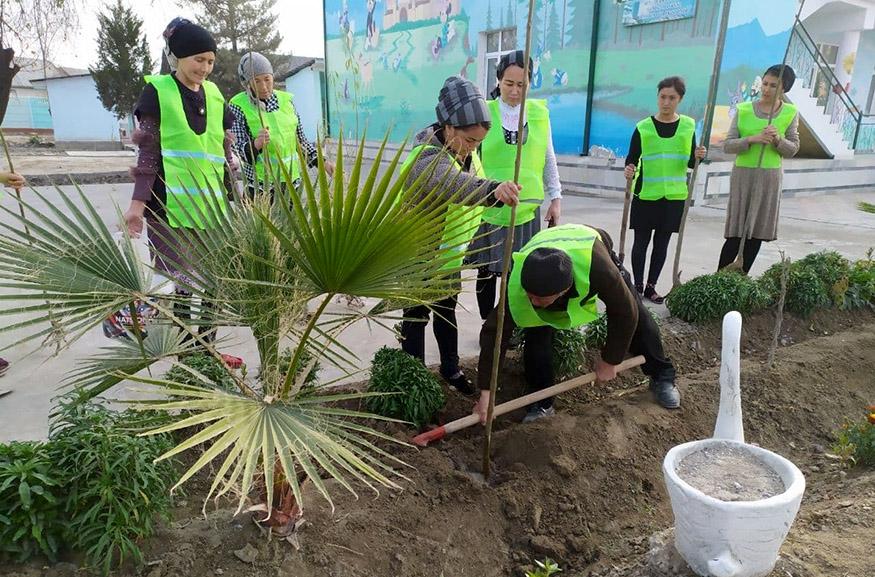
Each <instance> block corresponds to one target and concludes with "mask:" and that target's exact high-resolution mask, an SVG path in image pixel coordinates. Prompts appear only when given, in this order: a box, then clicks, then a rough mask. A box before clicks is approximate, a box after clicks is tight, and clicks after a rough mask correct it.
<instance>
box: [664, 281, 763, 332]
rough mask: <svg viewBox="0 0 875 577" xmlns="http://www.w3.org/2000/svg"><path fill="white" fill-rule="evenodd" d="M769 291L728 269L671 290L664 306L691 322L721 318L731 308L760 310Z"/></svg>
mask: <svg viewBox="0 0 875 577" xmlns="http://www.w3.org/2000/svg"><path fill="white" fill-rule="evenodd" d="M768 299H769V297H768V294H767V293H766V292H764V290H763V289H762V288H761V287H760V286H759V285H758V284H757V283H756V282H755V281H754V280H753V279H751V278H749V277H747V276H745V275H740V274H738V273H735V272H730V271H720V272H717V273H715V274H708V275H703V276H699V277H696V278H694V279H692V280H690V281H688V282H686V283H684V284H682V285H680V286H678V287H677V288H675V289H674V290H672V291H671V293H670V294H669V295H668V297H667V299H666V306H668V310H669V311H670V312H671V314H672V315H674V316H676V317H678V318H680V319H682V320H685V321H687V322H691V323H700V322H704V321H710V320H715V319H720V318H722V317H723V315H725V314H726V313H728V312H730V311H738V312H740V313H742V314H745V313H749V312H752V311H755V310H759V309H761V308H763V307H765V306H766V304H767V303H768Z"/></svg>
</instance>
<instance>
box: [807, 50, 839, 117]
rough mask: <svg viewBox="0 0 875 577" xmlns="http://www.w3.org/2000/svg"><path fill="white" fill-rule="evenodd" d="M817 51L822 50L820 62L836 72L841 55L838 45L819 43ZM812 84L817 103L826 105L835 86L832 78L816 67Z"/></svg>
mask: <svg viewBox="0 0 875 577" xmlns="http://www.w3.org/2000/svg"><path fill="white" fill-rule="evenodd" d="M817 51H818V52H820V56H821V62H820V63H821V64H823V65H825V67H826V68H829V69H830V70H832V71H833V72H835V67H836V60H837V59H838V55H839V47H838V45H836V44H824V43H818V44H817ZM811 85H812V87H813V96H814V97H815V98H816V99H817V105H818V106H826V103H827V101H828V100H829V92H830V90H832V88H833V87H832V82H831V78H830V77H828V76H827V75H826V74H824V73H823V72H821V71H820V70H819V69H817V68H815V73H814V81H813V82H812V84H811Z"/></svg>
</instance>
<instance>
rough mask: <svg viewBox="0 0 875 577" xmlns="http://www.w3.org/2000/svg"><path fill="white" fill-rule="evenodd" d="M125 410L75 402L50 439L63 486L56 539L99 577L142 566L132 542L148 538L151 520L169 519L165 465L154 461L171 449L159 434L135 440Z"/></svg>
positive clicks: (170, 470)
mask: <svg viewBox="0 0 875 577" xmlns="http://www.w3.org/2000/svg"><path fill="white" fill-rule="evenodd" d="M131 416H132V412H131V411H125V412H115V411H111V410H109V409H107V408H106V407H104V406H103V405H100V404H96V403H92V404H89V405H80V406H78V407H77V409H76V411H75V412H70V413H67V414H62V415H61V417H60V421H59V426H58V427H57V428H56V430H55V431H54V433H53V434H52V436H51V437H50V441H49V444H50V445H51V448H52V452H53V454H54V457H53V460H54V467H55V469H56V470H58V471H61V472H62V473H63V475H64V477H65V481H64V505H63V507H64V512H63V514H64V516H65V518H66V519H67V531H66V533H65V536H64V542H65V544H66V545H67V546H69V547H71V548H72V549H75V550H78V551H81V552H83V553H84V554H85V559H86V563H87V564H89V565H92V566H94V567H98V568H99V569H100V570H101V572H102V573H103V574H106V573H108V572H109V570H110V569H111V568H112V567H113V566H114V565H116V564H120V563H122V562H124V561H125V560H126V559H128V558H131V559H133V560H134V561H135V562H136V563H137V564H142V562H143V556H142V553H141V551H140V548H139V545H138V542H139V541H140V540H142V539H144V538H147V537H149V536H151V535H152V533H153V532H154V529H155V525H154V523H155V519H156V518H169V513H170V506H171V498H170V487H172V486H173V484H174V483H175V481H176V477H177V474H176V468H175V463H174V462H173V461H172V460H164V461H160V462H157V463H156V462H155V459H157V458H158V457H159V456H160V455H162V454H163V453H165V452H166V451H168V450H170V449H171V448H172V447H173V442H172V440H171V439H170V438H169V437H168V436H167V435H155V436H145V437H141V436H137V435H135V434H132V433H131V432H130V431H129V430H126V429H127V426H128V424H129V421H130V418H131Z"/></svg>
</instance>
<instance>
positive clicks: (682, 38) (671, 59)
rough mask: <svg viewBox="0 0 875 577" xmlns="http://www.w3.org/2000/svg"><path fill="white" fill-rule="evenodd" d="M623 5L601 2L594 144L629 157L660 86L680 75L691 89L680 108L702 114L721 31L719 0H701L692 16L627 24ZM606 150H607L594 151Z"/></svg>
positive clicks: (653, 110)
mask: <svg viewBox="0 0 875 577" xmlns="http://www.w3.org/2000/svg"><path fill="white" fill-rule="evenodd" d="M623 4H624V3H622V2H616V1H615V0H601V14H600V17H599V30H598V57H597V58H596V75H595V92H594V94H593V114H592V127H591V129H590V130H591V133H590V143H591V145H594V146H598V147H601V148H602V149H608V150H609V151H610V152H612V153H614V154H615V155H617V156H625V155H626V153H627V152H628V148H629V139H630V138H631V136H632V132H633V131H634V129H635V124H637V123H638V121H639V120H641V119H642V118H645V117H647V116H650V115H652V114H655V113H656V85H657V84H658V83H659V81H660V80H662V79H663V78H665V77H666V76H674V75H677V76H681V77H683V78H684V80H685V81H686V85H687V93H686V96H685V97H684V99H683V101H682V102H681V106H680V108H679V111H680V112H681V113H682V114H687V115H689V116H692V117H693V118H695V119H696V121H697V125H698V132H699V134H701V125H702V121H703V119H702V115H703V114H704V111H705V101H706V99H707V96H708V83H709V81H710V78H711V69H712V67H713V63H714V57H715V43H716V38H717V34H718V32H719V30H718V26H719V20H720V10H721V6H722V4H721V1H720V0H699V1H698V2H697V3H696V6H695V12H694V15H693V17H692V18H687V19H682V20H673V21H668V22H658V23H653V24H644V25H638V26H624V25H623V14H624V8H625V7H624V5H623ZM599 152H600V153H603V154H607V151H605V150H599V149H596V150H593V149H592V146H591V147H590V153H591V154H592V153H599Z"/></svg>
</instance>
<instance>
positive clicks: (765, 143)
mask: <svg viewBox="0 0 875 577" xmlns="http://www.w3.org/2000/svg"><path fill="white" fill-rule="evenodd" d="M782 68H783V70H782ZM795 80H796V73H795V72H794V71H793V69H792V68H790V67H789V66H783V67H782V66H781V65H780V64H776V65H775V66H771V67H769V69H768V70H766V71H765V73H764V74H763V84H762V90H761V92H760V98H759V100H757V101H756V102H742V103H741V104H739V105H738V106H737V107H736V111H735V116H734V117H733V118H732V123H731V124H730V126H729V131H728V132H727V134H726V141H725V142H724V143H723V151H724V152H726V153H728V154H735V155H737V156H736V157H735V166H733V167H732V175H731V176H730V178H729V205H728V207H727V209H726V225H725V227H724V230H723V236H724V237H725V238H726V242H725V243H724V244H723V249H722V250H721V251H720V261H719V264H718V267H717V268H718V269H721V268H723V267H725V266H726V265H728V264H730V263H731V262H733V261H734V260H735V258H736V257H737V256H738V249H739V248H740V245H741V237H742V235H744V236H745V238H746V240H745V241H744V253H743V255H742V260H743V263H742V264H743V268H744V272H745V273H748V272H750V268H751V267H752V266H753V263H754V261H755V260H756V257H757V254H758V253H759V251H760V246H762V243H763V242H769V241H772V240H775V239H776V238H778V213H779V210H780V207H781V190H782V186H781V181H782V180H783V176H784V169H783V168H782V166H783V159H784V158H792V157H793V156H795V155H796V153H797V152H798V151H799V116H798V114H797V113H796V107H795V106H793V105H792V104H790V103H789V102H783V101H782V99H783V96H784V94H785V93H786V92H787V91H789V90H790V89H791V88H792V87H793V83H794V82H795ZM773 109H774V116H773V118H772V122H771V124H770V125H769V113H770V112H772V111H773ZM760 159H762V161H761V160H760Z"/></svg>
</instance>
